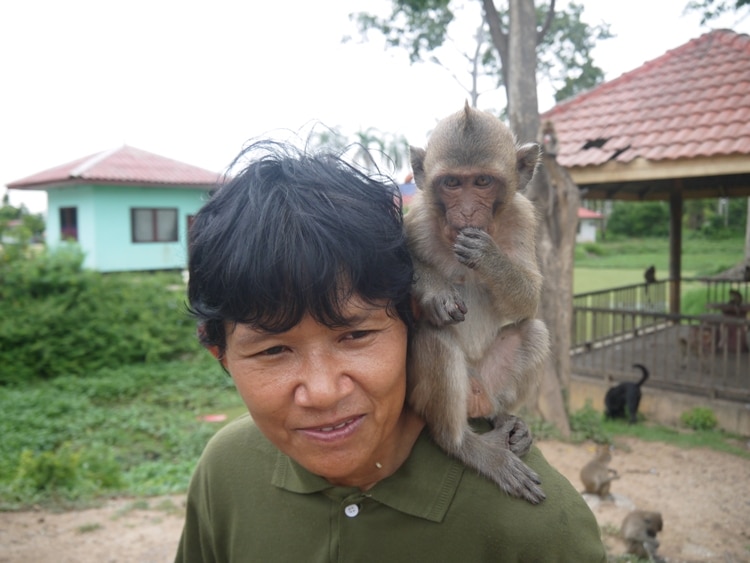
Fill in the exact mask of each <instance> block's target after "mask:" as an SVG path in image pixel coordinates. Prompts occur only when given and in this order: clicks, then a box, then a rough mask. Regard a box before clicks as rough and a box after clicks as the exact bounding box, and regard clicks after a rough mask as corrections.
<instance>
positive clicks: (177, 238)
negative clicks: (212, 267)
mask: <svg viewBox="0 0 750 563" xmlns="http://www.w3.org/2000/svg"><path fill="white" fill-rule="evenodd" d="M221 179H222V177H221V175H220V174H218V173H216V172H210V171H208V170H204V169H202V168H198V167H195V166H191V165H189V164H184V163H182V162H178V161H176V160H171V159H169V158H165V157H162V156H159V155H155V154H152V153H149V152H146V151H143V150H140V149H136V148H133V147H129V146H123V147H120V148H118V149H115V150H112V151H106V152H101V153H98V154H95V155H91V156H87V157H85V158H81V159H78V160H76V161H73V162H70V163H68V164H63V165H61V166H57V167H55V168H51V169H49V170H45V171H43V172H39V173H37V174H34V175H32V176H29V177H27V178H23V179H21V180H17V181H15V182H11V183H10V184H8V185H7V187H8V189H16V190H24V189H26V190H44V191H46V192H47V202H48V203H47V218H46V223H47V230H46V241H47V245H48V246H49V247H50V248H54V247H56V246H59V245H61V244H65V242H66V241H75V242H77V243H78V244H79V245H80V246H81V248H82V250H83V251H84V253H85V256H86V257H85V261H84V266H85V267H86V268H90V269H94V270H98V271H100V272H121V271H138V270H168V269H184V268H185V267H187V233H188V229H189V227H190V223H191V221H192V218H193V216H194V215H195V213H196V212H197V211H198V209H199V208H200V207H201V205H202V204H203V202H204V201H205V199H206V197H207V195H208V194H209V192H210V191H211V190H212V189H214V188H216V187H217V186H218V185H219V183H220V182H221Z"/></svg>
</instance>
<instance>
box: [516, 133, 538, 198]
mask: <svg viewBox="0 0 750 563" xmlns="http://www.w3.org/2000/svg"><path fill="white" fill-rule="evenodd" d="M541 155H542V149H541V147H540V146H539V145H538V144H537V143H526V144H525V145H522V146H520V147H518V151H517V153H516V159H517V160H516V165H517V167H518V189H519V190H523V189H524V188H525V187H526V184H528V183H529V181H530V180H531V177H532V176H533V175H534V171H535V170H536V167H537V164H539V159H540V158H541Z"/></svg>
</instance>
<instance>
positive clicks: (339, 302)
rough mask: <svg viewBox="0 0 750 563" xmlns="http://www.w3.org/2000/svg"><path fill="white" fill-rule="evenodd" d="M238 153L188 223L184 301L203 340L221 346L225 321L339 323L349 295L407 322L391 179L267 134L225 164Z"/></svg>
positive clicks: (402, 246)
mask: <svg viewBox="0 0 750 563" xmlns="http://www.w3.org/2000/svg"><path fill="white" fill-rule="evenodd" d="M245 161H249V164H247V165H243V167H242V168H241V170H240V171H239V173H237V174H236V175H234V176H233V177H232V178H231V179H230V180H229V181H228V182H227V183H225V184H224V185H222V186H220V187H219V188H218V189H217V190H215V192H214V193H213V194H212V195H211V197H210V199H209V200H208V201H207V202H206V203H205V205H204V206H203V207H202V208H201V210H200V211H199V212H198V214H197V215H196V216H195V219H194V222H193V225H192V227H191V229H190V244H189V273H190V278H189V282H188V299H189V309H190V312H191V313H192V314H193V316H194V317H195V318H196V319H197V320H198V324H199V337H200V338H201V340H202V342H203V344H204V345H206V346H218V347H219V349H220V350H222V351H223V349H224V346H225V343H226V341H225V336H226V335H225V326H226V323H228V322H229V323H248V324H250V325H252V326H253V327H256V328H259V329H262V330H266V331H269V332H283V331H285V330H289V329H290V328H292V327H293V326H295V325H296V324H298V323H299V322H300V320H301V319H302V317H303V316H304V315H306V314H310V315H311V316H312V317H313V318H314V319H315V320H317V321H318V322H321V323H323V324H326V325H327V326H346V324H347V322H349V320H348V319H347V318H346V317H345V316H344V315H343V314H342V306H343V305H345V301H346V300H347V299H348V298H349V297H350V296H351V295H352V294H356V295H357V296H358V297H360V298H362V299H363V300H364V301H365V302H367V303H371V304H376V305H381V304H382V303H387V304H388V307H389V310H390V311H391V313H392V314H394V315H398V316H399V317H401V318H402V319H403V320H404V322H406V324H407V326H411V306H410V285H411V281H412V277H413V266H412V261H411V257H410V255H409V253H408V249H407V247H406V242H405V238H404V234H403V224H402V213H401V199H400V196H399V193H398V188H397V186H396V185H395V184H394V183H393V182H392V181H390V182H388V183H386V182H383V181H381V180H380V179H376V178H373V177H369V176H367V175H365V174H364V173H362V172H361V171H360V170H358V169H357V168H355V167H354V166H352V165H351V164H349V163H347V162H345V161H344V160H343V159H342V158H340V157H339V156H338V155H336V154H332V153H330V154H328V153H320V154H313V153H310V152H306V151H303V150H301V149H297V148H295V147H294V146H292V145H288V144H285V143H280V142H276V141H260V142H257V143H254V144H252V145H251V146H249V147H248V148H246V149H245V150H244V151H243V152H242V153H240V155H239V156H238V157H237V159H236V160H235V165H233V166H236V164H237V163H241V162H242V163H244V162H245ZM230 169H231V168H230Z"/></svg>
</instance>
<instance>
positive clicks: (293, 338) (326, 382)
mask: <svg viewBox="0 0 750 563" xmlns="http://www.w3.org/2000/svg"><path fill="white" fill-rule="evenodd" d="M344 313H345V315H346V317H347V318H348V319H351V322H350V324H349V326H347V327H345V328H336V329H332V328H329V327H326V326H325V325H322V324H319V323H318V322H316V321H315V320H314V319H313V318H312V317H310V316H306V317H304V318H303V319H302V321H301V322H300V323H299V324H298V325H296V326H295V327H293V328H292V329H291V330H288V331H286V332H282V333H279V334H271V333H267V332H264V331H260V330H257V329H255V328H253V327H251V326H248V325H228V326H227V344H226V350H225V354H224V356H223V358H222V363H223V365H224V367H225V368H226V369H227V371H229V373H230V374H231V375H232V378H233V379H234V382H235V385H236V386H237V389H238V390H239V392H240V395H241V396H242V398H243V400H244V401H245V404H246V405H247V408H248V410H249V411H250V415H251V416H252V417H253V420H254V421H255V423H256V425H257V426H258V428H259V429H260V430H261V431H262V432H263V434H265V436H266V437H267V438H268V439H269V440H270V441H271V442H273V444H274V445H276V447H278V448H279V449H280V450H281V451H282V452H284V453H285V454H287V455H288V456H289V457H291V458H292V459H294V460H295V461H297V462H298V463H299V464H300V465H302V466H303V467H305V468H306V469H307V470H308V471H310V472H312V473H315V474H317V475H321V476H322V477H324V478H326V479H327V480H329V481H330V482H332V483H334V484H336V485H343V486H360V487H362V486H364V485H367V484H368V483H373V482H376V481H377V480H379V478H382V476H381V477H378V471H379V470H381V469H382V468H383V467H384V466H386V465H391V466H392V465H393V463H392V462H393V459H394V456H395V457H398V456H399V455H400V453H399V452H403V451H404V447H405V446H406V444H404V443H403V441H404V440H411V441H412V442H413V439H414V437H413V435H411V436H410V433H409V432H404V426H405V425H408V424H409V422H408V421H409V420H410V417H412V416H413V415H411V414H410V411H408V412H406V411H405V410H404V399H405V395H406V346H407V330H406V326H405V324H404V323H403V321H401V320H400V319H399V318H398V317H395V318H394V317H392V316H389V315H388V313H387V312H386V308H385V305H382V306H373V305H367V304H365V303H364V302H363V301H361V300H360V299H357V298H352V299H351V300H350V301H349V302H348V303H347V304H346V306H345V307H344ZM412 427H413V426H412ZM411 434H413V433H411ZM407 436H410V437H407ZM410 447H411V443H409V444H408V449H410ZM399 463H400V462H399Z"/></svg>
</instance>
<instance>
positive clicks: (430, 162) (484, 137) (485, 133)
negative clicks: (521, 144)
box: [425, 102, 536, 173]
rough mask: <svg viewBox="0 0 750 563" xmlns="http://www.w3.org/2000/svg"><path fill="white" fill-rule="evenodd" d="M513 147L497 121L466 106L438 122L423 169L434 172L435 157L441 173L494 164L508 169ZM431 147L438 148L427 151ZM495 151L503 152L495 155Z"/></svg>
mask: <svg viewBox="0 0 750 563" xmlns="http://www.w3.org/2000/svg"><path fill="white" fill-rule="evenodd" d="M488 117H489V119H488ZM515 144H516V138H515V136H514V135H513V133H512V132H511V130H510V129H509V128H508V127H507V126H506V125H505V124H504V123H503V122H502V121H501V120H500V119H498V118H497V117H495V116H492V115H490V114H488V113H486V112H483V111H480V110H477V109H475V108H472V107H471V106H470V105H469V104H468V102H467V103H466V105H465V106H464V108H463V109H462V110H461V111H458V112H456V113H454V114H453V115H450V116H448V117H447V118H446V119H444V120H442V121H441V122H439V123H438V125H437V126H436V127H435V129H434V130H433V132H432V134H431V136H430V141H429V142H428V145H427V158H426V160H425V167H428V168H433V169H435V167H436V162H435V161H438V158H436V157H440V160H439V161H438V162H437V163H439V164H441V166H440V168H443V169H444V168H448V169H456V168H463V167H466V166H469V165H470V166H480V167H481V166H487V167H491V168H495V167H497V166H498V164H500V165H501V166H506V167H508V166H509V167H511V168H512V167H513V166H514V165H515V154H514V153H515V151H514V150H513V148H514V147H515ZM431 145H438V148H439V150H437V151H436V150H433V151H431V150H430V149H431V148H432V147H431ZM440 145H442V146H440ZM499 147H502V148H503V149H504V150H501V151H498V148H499ZM441 161H442V162H441ZM535 165H536V163H535ZM435 173H439V169H435Z"/></svg>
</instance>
